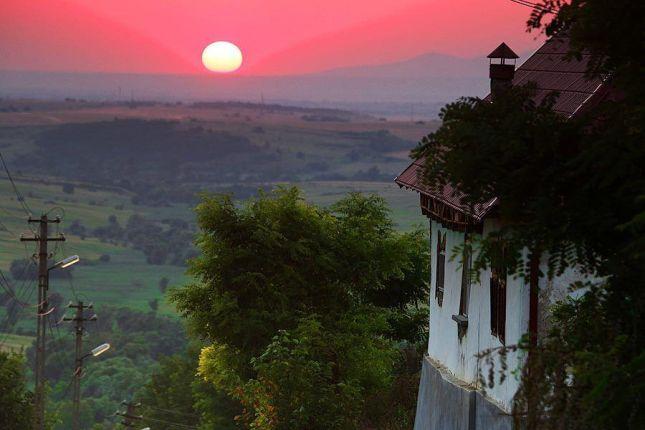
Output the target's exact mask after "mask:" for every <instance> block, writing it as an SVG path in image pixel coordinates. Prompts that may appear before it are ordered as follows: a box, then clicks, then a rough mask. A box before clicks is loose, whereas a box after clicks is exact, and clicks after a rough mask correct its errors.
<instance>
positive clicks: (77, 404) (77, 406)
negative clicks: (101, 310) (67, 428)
mask: <svg viewBox="0 0 645 430" xmlns="http://www.w3.org/2000/svg"><path fill="white" fill-rule="evenodd" d="M81 309H82V308H81ZM108 349H110V344H109V343H104V344H102V345H99V346H97V347H96V348H94V349H92V350H91V351H90V352H88V353H87V354H85V355H83V356H80V357H78V358H77V359H76V369H75V370H74V410H73V417H72V428H73V429H74V430H78V429H79V428H80V425H79V418H80V412H81V373H82V372H83V360H84V359H86V358H87V357H91V356H93V357H98V356H99V355H101V354H103V353H104V352H105V351H107V350H108Z"/></svg>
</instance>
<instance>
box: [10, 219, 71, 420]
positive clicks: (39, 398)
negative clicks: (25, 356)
mask: <svg viewBox="0 0 645 430" xmlns="http://www.w3.org/2000/svg"><path fill="white" fill-rule="evenodd" d="M28 222H29V223H38V224H40V226H39V229H38V233H36V234H35V235H34V237H21V238H20V241H21V242H38V313H37V316H38V324H37V328H36V368H35V372H34V373H35V376H36V389H35V393H34V428H35V429H36V430H43V429H44V428H45V334H46V328H47V313H48V312H49V310H48V307H49V304H48V303H47V289H48V288H49V268H48V267H47V260H48V259H49V253H48V251H47V244H48V243H49V242H52V241H64V240H65V238H64V237H63V236H62V235H60V236H57V237H48V226H49V224H52V223H55V224H58V223H60V218H55V219H53V220H50V219H48V218H47V215H42V216H41V217H40V218H29V220H28Z"/></svg>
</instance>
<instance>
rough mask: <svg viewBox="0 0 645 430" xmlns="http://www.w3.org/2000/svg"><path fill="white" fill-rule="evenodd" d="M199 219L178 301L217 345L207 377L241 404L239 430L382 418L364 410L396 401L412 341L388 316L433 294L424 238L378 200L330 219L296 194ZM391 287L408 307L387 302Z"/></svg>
mask: <svg viewBox="0 0 645 430" xmlns="http://www.w3.org/2000/svg"><path fill="white" fill-rule="evenodd" d="M197 214H198V222H199V226H200V228H201V234H200V235H199V237H198V240H197V246H198V247H199V248H200V250H201V254H200V256H199V257H197V258H196V259H194V260H193V262H192V264H191V266H190V269H189V272H190V273H191V274H192V275H193V277H194V278H195V282H193V283H192V284H189V285H187V286H185V287H183V288H181V289H178V290H174V291H173V292H172V295H171V300H172V301H174V302H175V304H176V306H177V308H178V310H179V311H180V312H181V313H182V315H183V316H184V317H186V318H187V319H188V323H189V327H190V328H191V329H192V331H193V332H194V333H195V334H197V335H199V336H200V337H203V338H205V339H207V340H208V341H210V345H209V346H208V347H206V348H204V349H203V350H202V353H201V355H200V365H199V369H200V374H201V375H202V376H203V377H204V378H205V379H206V380H208V381H210V382H212V383H213V384H214V385H215V387H216V388H218V389H220V390H224V391H226V392H227V393H228V395H229V396H230V397H232V398H234V399H237V400H238V401H239V402H241V403H242V405H243V406H244V407H245V412H244V413H243V414H242V416H241V417H240V419H241V421H242V422H243V423H245V424H246V425H248V426H251V427H253V428H265V429H284V428H357V427H358V426H359V423H362V422H373V421H374V420H376V419H378V416H377V415H378V414H374V416H368V414H367V411H368V410H371V411H373V410H375V409H376V408H373V409H370V405H371V404H373V403H374V402H376V401H377V400H376V399H379V398H382V397H383V396H387V393H388V390H389V389H390V388H391V386H392V381H393V380H394V379H395V377H396V375H395V372H394V368H395V365H396V362H397V360H399V359H400V358H399V357H400V355H399V350H398V348H397V346H398V344H397V342H401V343H402V344H406V339H407V337H406V338H401V337H397V333H398V331H397V330H394V329H393V327H392V323H391V321H395V320H396V319H394V318H390V317H391V316H392V315H393V314H397V313H405V312H407V310H408V308H409V307H410V306H411V305H412V304H414V302H415V301H416V300H417V299H418V300H424V299H425V295H426V294H427V284H426V282H425V280H426V279H427V269H426V267H427V265H425V264H422V263H421V261H424V260H425V259H427V258H428V254H427V244H426V243H425V241H424V240H423V237H424V236H423V232H421V231H419V232H414V233H410V234H408V235H402V234H399V233H396V232H395V231H394V229H393V225H392V221H391V219H390V218H389V214H388V210H387V207H386V206H385V203H384V201H383V199H381V198H379V197H376V196H363V195H360V194H351V195H350V196H348V197H347V198H345V199H343V200H342V201H340V202H338V203H337V204H336V205H334V206H333V207H332V208H331V209H329V210H326V209H322V208H319V207H316V206H314V205H311V204H308V203H306V202H304V201H303V199H302V198H301V196H300V194H299V191H298V190H297V189H295V188H291V189H279V190H276V191H274V192H272V193H270V194H264V193H260V196H259V197H258V198H257V199H255V200H252V201H250V202H248V203H247V204H246V205H245V206H244V207H241V208H240V207H238V206H236V205H235V204H234V203H233V201H232V200H231V198H230V197H228V196H212V197H208V196H207V197H205V198H204V199H203V200H202V203H201V204H200V205H199V206H198V207H197ZM419 269H420V270H421V271H420V272H419V273H417V271H418V270H419ZM394 284H397V285H398V286H397V288H398V291H402V292H405V294H403V293H402V294H401V297H403V298H401V297H397V296H396V295H395V294H392V295H390V291H389V288H390V287H391V286H392V285H394ZM395 291H397V290H395ZM379 293H381V294H383V295H385V296H388V299H386V300H383V299H381V298H380V297H379ZM377 298H378V299H377ZM426 318H427V314H426ZM426 318H423V319H422V321H418V323H419V326H418V327H415V329H416V330H417V331H421V330H422V328H421V327H424V326H425V323H426ZM368 361H369V362H371V363H372V364H371V365H370V366H365V362H368ZM419 361H420V360H419ZM416 370H418V369H416ZM414 390H416V387H414ZM407 407H408V413H411V412H410V411H411V410H413V405H408V406H407ZM378 412H379V413H380V414H387V410H381V411H378Z"/></svg>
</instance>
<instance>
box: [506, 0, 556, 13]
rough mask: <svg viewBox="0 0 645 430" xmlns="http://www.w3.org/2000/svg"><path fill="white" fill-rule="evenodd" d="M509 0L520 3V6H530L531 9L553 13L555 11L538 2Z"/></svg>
mask: <svg viewBox="0 0 645 430" xmlns="http://www.w3.org/2000/svg"><path fill="white" fill-rule="evenodd" d="M510 1H512V2H513V3H517V4H519V5H522V6H526V7H530V8H531V9H538V10H542V11H544V12H548V13H555V11H553V9H550V8H548V7H546V6H542V5H541V4H538V3H533V2H530V1H528V0H510Z"/></svg>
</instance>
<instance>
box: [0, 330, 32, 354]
mask: <svg viewBox="0 0 645 430" xmlns="http://www.w3.org/2000/svg"><path fill="white" fill-rule="evenodd" d="M0 340H2V343H0V351H4V352H13V353H16V354H19V353H22V352H24V351H25V350H26V349H27V348H28V347H29V346H30V345H31V343H32V342H33V341H34V338H33V337H31V336H20V335H17V334H8V333H0Z"/></svg>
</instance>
